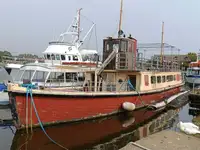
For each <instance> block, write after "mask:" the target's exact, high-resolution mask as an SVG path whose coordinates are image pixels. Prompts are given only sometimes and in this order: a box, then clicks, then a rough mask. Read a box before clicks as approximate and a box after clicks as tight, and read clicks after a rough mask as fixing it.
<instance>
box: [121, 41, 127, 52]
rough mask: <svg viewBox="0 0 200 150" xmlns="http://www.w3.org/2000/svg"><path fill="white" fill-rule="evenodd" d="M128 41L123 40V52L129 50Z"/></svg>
mask: <svg viewBox="0 0 200 150" xmlns="http://www.w3.org/2000/svg"><path fill="white" fill-rule="evenodd" d="M127 45H128V44H127V41H121V49H120V51H121V52H127Z"/></svg>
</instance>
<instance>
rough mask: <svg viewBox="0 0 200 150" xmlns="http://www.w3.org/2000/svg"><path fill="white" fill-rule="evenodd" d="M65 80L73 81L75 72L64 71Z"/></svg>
mask: <svg viewBox="0 0 200 150" xmlns="http://www.w3.org/2000/svg"><path fill="white" fill-rule="evenodd" d="M65 79H66V82H74V81H77V73H72V72H70V73H65Z"/></svg>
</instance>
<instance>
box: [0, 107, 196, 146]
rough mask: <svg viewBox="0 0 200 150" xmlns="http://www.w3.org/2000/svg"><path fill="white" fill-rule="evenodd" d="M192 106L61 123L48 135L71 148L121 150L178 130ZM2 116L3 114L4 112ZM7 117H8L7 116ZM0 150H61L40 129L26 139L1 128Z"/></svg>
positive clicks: (13, 129)
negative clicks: (149, 136) (147, 138)
mask: <svg viewBox="0 0 200 150" xmlns="http://www.w3.org/2000/svg"><path fill="white" fill-rule="evenodd" d="M189 109H190V107H189V105H188V104H187V105H185V106H183V107H181V108H179V109H169V110H162V111H161V110H160V111H148V110H145V109H143V110H139V111H135V112H133V113H127V114H122V115H118V116H112V117H109V118H101V119H98V120H95V121H85V122H81V123H73V124H62V125H58V126H53V127H48V128H46V131H47V133H48V134H49V136H50V137H51V138H52V139H54V140H55V141H56V142H58V143H60V144H61V145H63V146H65V147H66V148H68V149H76V150H77V149H80V150H83V149H99V148H100V149H105V150H112V149H119V148H122V147H123V146H125V145H126V144H127V143H128V142H130V141H136V140H139V139H141V138H143V137H146V136H148V135H150V134H153V133H156V132H159V131H161V130H165V129H170V130H177V128H176V124H177V123H178V122H179V120H181V121H189V122H191V120H192V119H193V116H192V115H189ZM5 111H6V113H8V110H5ZM1 114H3V113H1ZM4 116H5V114H4ZM0 139H1V141H0V149H1V150H10V149H11V150H17V149H21V150H60V149H62V148H60V147H59V146H58V145H55V144H53V143H52V142H51V141H49V140H48V138H47V137H46V136H45V134H44V133H43V131H42V130H41V129H40V128H37V129H34V133H33V134H32V135H31V134H29V135H28V136H27V134H26V133H24V132H19V131H18V132H15V128H14V127H11V128H10V127H8V126H6V127H5V126H2V127H0Z"/></svg>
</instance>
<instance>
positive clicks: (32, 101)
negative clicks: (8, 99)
mask: <svg viewBox="0 0 200 150" xmlns="http://www.w3.org/2000/svg"><path fill="white" fill-rule="evenodd" d="M33 87H34V85H32V84H28V85H27V86H26V88H27V90H26V92H27V94H26V95H28V94H30V98H31V103H32V106H33V109H34V111H35V114H36V117H37V119H38V122H39V124H40V127H41V129H42V131H43V132H44V134H45V135H46V136H47V138H48V139H49V140H50V141H51V142H53V143H54V144H56V145H58V146H60V147H61V148H63V149H65V150H68V149H67V148H66V147H64V146H62V145H61V144H59V143H57V142H56V141H54V140H53V139H52V138H51V137H50V136H49V135H48V134H47V132H46V130H45V129H44V126H43V124H42V122H41V120H40V117H39V115H38V112H37V109H36V106H35V102H34V100H33V94H32V88H33Z"/></svg>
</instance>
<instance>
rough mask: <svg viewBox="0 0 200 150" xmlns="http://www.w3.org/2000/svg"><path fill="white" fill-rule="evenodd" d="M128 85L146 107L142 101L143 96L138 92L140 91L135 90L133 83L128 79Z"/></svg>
mask: <svg viewBox="0 0 200 150" xmlns="http://www.w3.org/2000/svg"><path fill="white" fill-rule="evenodd" d="M128 85H129V86H130V87H131V88H132V89H133V90H135V91H136V92H137V94H138V97H139V99H140V101H141V103H142V104H143V105H144V106H145V103H144V101H143V100H142V97H141V95H140V92H138V91H137V90H136V89H135V88H134V86H133V84H132V83H131V81H130V80H129V79H128Z"/></svg>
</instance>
